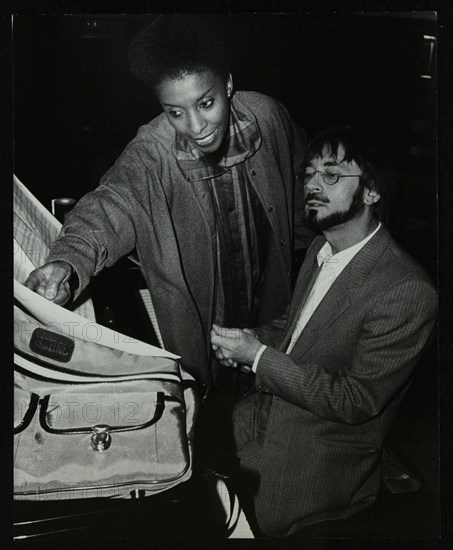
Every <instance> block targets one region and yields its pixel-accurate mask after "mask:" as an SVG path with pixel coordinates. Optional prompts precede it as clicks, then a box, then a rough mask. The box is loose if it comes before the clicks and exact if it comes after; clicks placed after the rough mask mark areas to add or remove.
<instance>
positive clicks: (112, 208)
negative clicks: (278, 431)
mask: <svg viewBox="0 0 453 550" xmlns="http://www.w3.org/2000/svg"><path fill="white" fill-rule="evenodd" d="M233 101H234V103H235V105H236V106H237V108H238V109H239V110H241V111H242V112H244V113H246V114H247V115H248V116H250V117H253V118H255V119H256V121H257V123H258V126H259V130H260V132H261V137H262V143H261V147H260V148H259V150H258V151H257V152H256V153H255V154H254V155H253V156H252V157H250V158H249V159H247V160H245V161H244V163H245V169H246V170H247V171H248V174H249V177H250V179H251V182H252V185H253V188H254V189H255V191H256V193H257V195H258V197H259V199H260V201H261V203H262V205H263V207H264V209H265V212H266V214H267V217H268V219H269V222H270V226H271V228H272V237H271V238H270V240H269V243H268V250H267V260H266V265H265V267H264V270H263V273H262V277H261V281H260V284H259V287H258V288H257V289H256V293H255V299H256V302H257V304H258V311H259V314H258V316H259V322H260V323H265V322H269V321H270V320H272V319H274V318H276V317H278V316H279V315H281V314H282V312H283V311H284V310H285V308H286V306H287V305H288V303H289V300H290V283H291V257H292V248H293V235H294V193H295V166H294V165H295V160H294V159H295V153H297V154H298V156H299V159H300V157H301V156H303V146H304V144H301V147H299V149H298V151H296V150H295V148H296V145H295V142H296V133H295V129H294V125H293V123H292V121H291V119H290V117H289V116H288V113H287V111H286V110H285V108H284V107H283V106H282V105H281V104H280V103H278V102H277V101H275V100H273V99H271V98H269V97H267V96H264V95H262V94H258V93H254V92H237V93H236V94H235V95H234V97H233ZM174 139H175V130H174V129H173V127H172V126H171V125H170V124H169V122H168V121H167V119H166V117H165V115H164V114H162V115H160V116H158V117H157V118H155V119H154V120H152V121H151V122H150V123H149V124H146V125H144V126H142V127H141V128H140V129H139V131H138V133H137V136H136V137H135V138H134V139H133V140H132V141H131V142H130V143H129V144H128V145H127V147H126V148H125V150H124V152H123V153H122V154H121V156H120V157H119V159H118V160H117V161H116V163H115V164H114V166H113V167H112V168H111V169H110V170H109V171H108V172H107V173H106V174H105V175H104V176H103V178H102V180H101V182H100V185H99V187H98V188H97V189H96V190H94V191H92V192H90V193H88V194H87V195H85V196H84V197H83V198H82V199H81V200H80V201H79V203H78V204H77V206H76V207H75V208H74V209H73V210H72V212H71V213H70V214H69V215H68V216H67V219H66V222H65V224H64V226H63V229H62V232H61V234H60V236H59V238H58V240H57V241H56V242H55V243H54V245H53V246H52V248H51V251H50V254H49V256H48V258H47V261H53V260H65V261H67V262H69V263H70V264H71V265H72V266H73V267H74V269H75V271H76V272H77V275H78V277H79V289H78V291H77V293H76V295H75V298H77V297H78V296H79V294H80V292H81V291H82V290H83V289H84V288H85V287H86V286H87V284H88V283H89V280H90V278H91V277H92V276H93V275H96V274H97V273H99V272H100V271H101V270H102V268H103V267H104V266H111V265H113V264H114V263H115V262H116V261H117V260H118V259H119V258H121V257H122V256H124V255H126V254H128V253H130V252H131V251H132V250H133V249H134V248H135V249H136V253H137V255H138V259H139V261H140V263H141V269H142V272H143V275H144V278H145V280H146V283H147V286H148V288H149V290H150V293H151V296H152V299H153V303H154V306H155V310H156V315H157V319H158V322H159V328H160V331H161V334H162V338H163V342H164V345H165V347H166V349H168V350H170V351H172V352H174V353H176V354H178V355H180V356H181V358H182V365H183V367H184V368H185V369H186V370H187V371H189V372H190V373H191V374H192V375H194V376H195V378H196V379H197V380H198V381H199V382H201V383H205V384H210V382H211V379H210V373H209V367H208V364H209V356H210V341H209V332H210V329H211V325H212V321H213V313H214V312H213V307H214V302H213V300H214V274H215V268H216V254H217V251H216V237H215V236H216V232H215V219H214V211H213V209H212V205H211V200H210V195H209V193H208V191H206V193H204V194H203V195H202V196H201V198H200V193H196V192H195V189H194V186H195V185H200V184H201V183H200V182H191V181H188V179H186V178H185V175H184V173H183V172H182V171H181V170H180V168H179V166H178V164H177V162H176V159H175V156H174V154H173V149H172V148H173V144H174ZM299 164H300V160H299ZM299 212H300V210H299ZM119 290H120V289H119Z"/></svg>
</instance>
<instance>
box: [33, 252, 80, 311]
mask: <svg viewBox="0 0 453 550" xmlns="http://www.w3.org/2000/svg"><path fill="white" fill-rule="evenodd" d="M72 272H73V268H72V266H71V265H70V264H68V263H67V262H63V261H56V262H49V263H47V264H44V265H43V266H41V267H38V269H35V270H34V271H32V272H31V273H30V275H29V276H28V279H27V280H26V281H25V283H24V285H25V286H26V287H27V288H29V289H30V290H33V291H34V292H37V293H38V294H39V295H41V296H44V298H47V300H50V301H51V302H54V303H55V304H58V305H64V304H66V302H67V301H68V300H69V299H70V298H71V291H70V289H69V283H68V281H69V278H70V277H71V275H72Z"/></svg>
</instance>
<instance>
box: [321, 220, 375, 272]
mask: <svg viewBox="0 0 453 550" xmlns="http://www.w3.org/2000/svg"><path fill="white" fill-rule="evenodd" d="M380 227H381V222H379V223H378V226H377V227H376V229H375V230H374V231H373V232H372V233H370V234H369V235H368V236H367V237H365V238H364V239H362V240H361V241H360V242H358V243H356V244H355V245H353V246H350V247H349V248H346V249H345V250H342V251H341V252H337V254H332V247H331V246H330V244H329V243H328V242H327V241H326V242H325V243H324V245H323V247H322V248H321V250H320V251H319V252H318V255H317V257H316V259H317V261H318V266H320V265H321V264H323V263H326V264H328V265H329V267H331V268H332V269H333V270H334V271H335V272H336V273H337V274H339V273H340V272H341V271H343V269H344V268H345V267H346V266H347V265H348V263H349V262H350V261H351V260H352V258H353V257H354V256H355V255H356V254H357V252H359V250H360V249H361V248H363V247H364V246H365V245H366V243H367V242H368V241H369V240H370V239H371V238H372V237H374V235H375V234H376V233H377V232H378V231H379V228H380Z"/></svg>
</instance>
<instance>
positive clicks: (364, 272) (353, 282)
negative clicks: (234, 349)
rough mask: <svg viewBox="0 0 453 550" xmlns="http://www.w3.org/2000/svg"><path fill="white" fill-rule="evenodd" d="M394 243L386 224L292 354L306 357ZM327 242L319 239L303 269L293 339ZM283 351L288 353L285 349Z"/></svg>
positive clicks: (291, 324)
mask: <svg viewBox="0 0 453 550" xmlns="http://www.w3.org/2000/svg"><path fill="white" fill-rule="evenodd" d="M390 241H391V236H390V234H389V232H388V231H387V229H386V228H385V227H384V226H383V225H382V226H381V227H380V229H379V230H378V231H377V233H376V234H375V235H374V236H373V237H372V238H371V239H370V240H369V241H368V242H367V243H366V244H365V246H364V247H363V248H362V249H361V250H360V251H359V252H358V253H357V254H356V255H355V256H354V258H353V259H352V260H351V262H350V263H349V264H348V265H347V266H346V268H345V269H344V270H343V271H342V272H341V273H340V275H339V276H338V278H337V279H336V280H335V282H334V283H333V285H332V286H331V287H330V289H329V290H328V292H327V294H326V295H325V296H324V298H323V300H322V301H321V303H320V304H319V306H318V307H317V309H316V311H315V312H314V313H313V315H312V317H311V318H310V320H309V321H308V323H307V325H306V326H305V328H304V330H303V331H302V333H301V335H300V336H299V339H298V341H297V342H296V345H295V346H294V348H293V350H292V352H291V355H292V356H294V357H301V356H302V355H303V354H305V353H306V352H307V351H308V350H309V349H310V348H311V346H312V345H313V344H314V342H315V340H316V335H317V334H324V333H325V331H327V330H328V328H329V326H330V325H331V324H332V323H333V322H334V321H335V320H336V319H338V317H339V316H340V315H341V314H342V313H343V312H344V311H345V310H346V309H347V308H348V307H349V305H350V303H351V298H352V296H353V294H354V290H355V289H357V288H359V287H361V286H363V284H364V283H365V281H366V280H367V278H368V277H369V275H370V273H371V272H372V270H373V269H374V268H375V266H376V264H377V262H378V261H379V259H380V258H381V257H382V254H383V253H384V251H385V250H386V249H387V248H388V246H389V243H390ZM325 242H326V240H325V238H323V237H318V238H316V239H315V241H314V242H313V244H312V246H311V247H310V250H309V252H308V253H307V258H306V260H305V262H304V265H303V267H302V269H301V273H300V276H299V278H298V281H297V284H296V288H295V291H294V297H293V301H292V306H291V310H290V314H289V318H288V332H289V339H290V338H291V334H292V331H293V327H294V324H295V323H296V322H297V320H298V319H299V315H300V312H301V309H302V307H303V305H304V304H305V301H306V299H307V297H308V294H309V292H310V289H311V286H312V284H313V282H314V278H315V277H312V274H313V269H314V266H315V268H316V266H317V262H316V256H317V254H318V252H319V250H320V249H321V248H322V246H323V245H324V243H325ZM310 279H313V280H310ZM287 338H288V335H287V337H286V338H285V340H284V342H283V345H282V347H284V346H285V344H286V340H287ZM285 349H286V348H285ZM282 351H284V350H283V349H282Z"/></svg>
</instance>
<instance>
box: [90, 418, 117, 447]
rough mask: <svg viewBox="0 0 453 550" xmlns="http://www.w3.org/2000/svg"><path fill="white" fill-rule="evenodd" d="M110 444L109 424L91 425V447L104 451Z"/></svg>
mask: <svg viewBox="0 0 453 550" xmlns="http://www.w3.org/2000/svg"><path fill="white" fill-rule="evenodd" d="M111 444H112V436H111V435H110V426H107V424H98V425H97V426H93V429H92V434H91V446H92V447H93V449H94V450H95V451H98V452H100V453H102V452H104V451H106V450H107V449H108V448H109V447H110V445H111Z"/></svg>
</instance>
